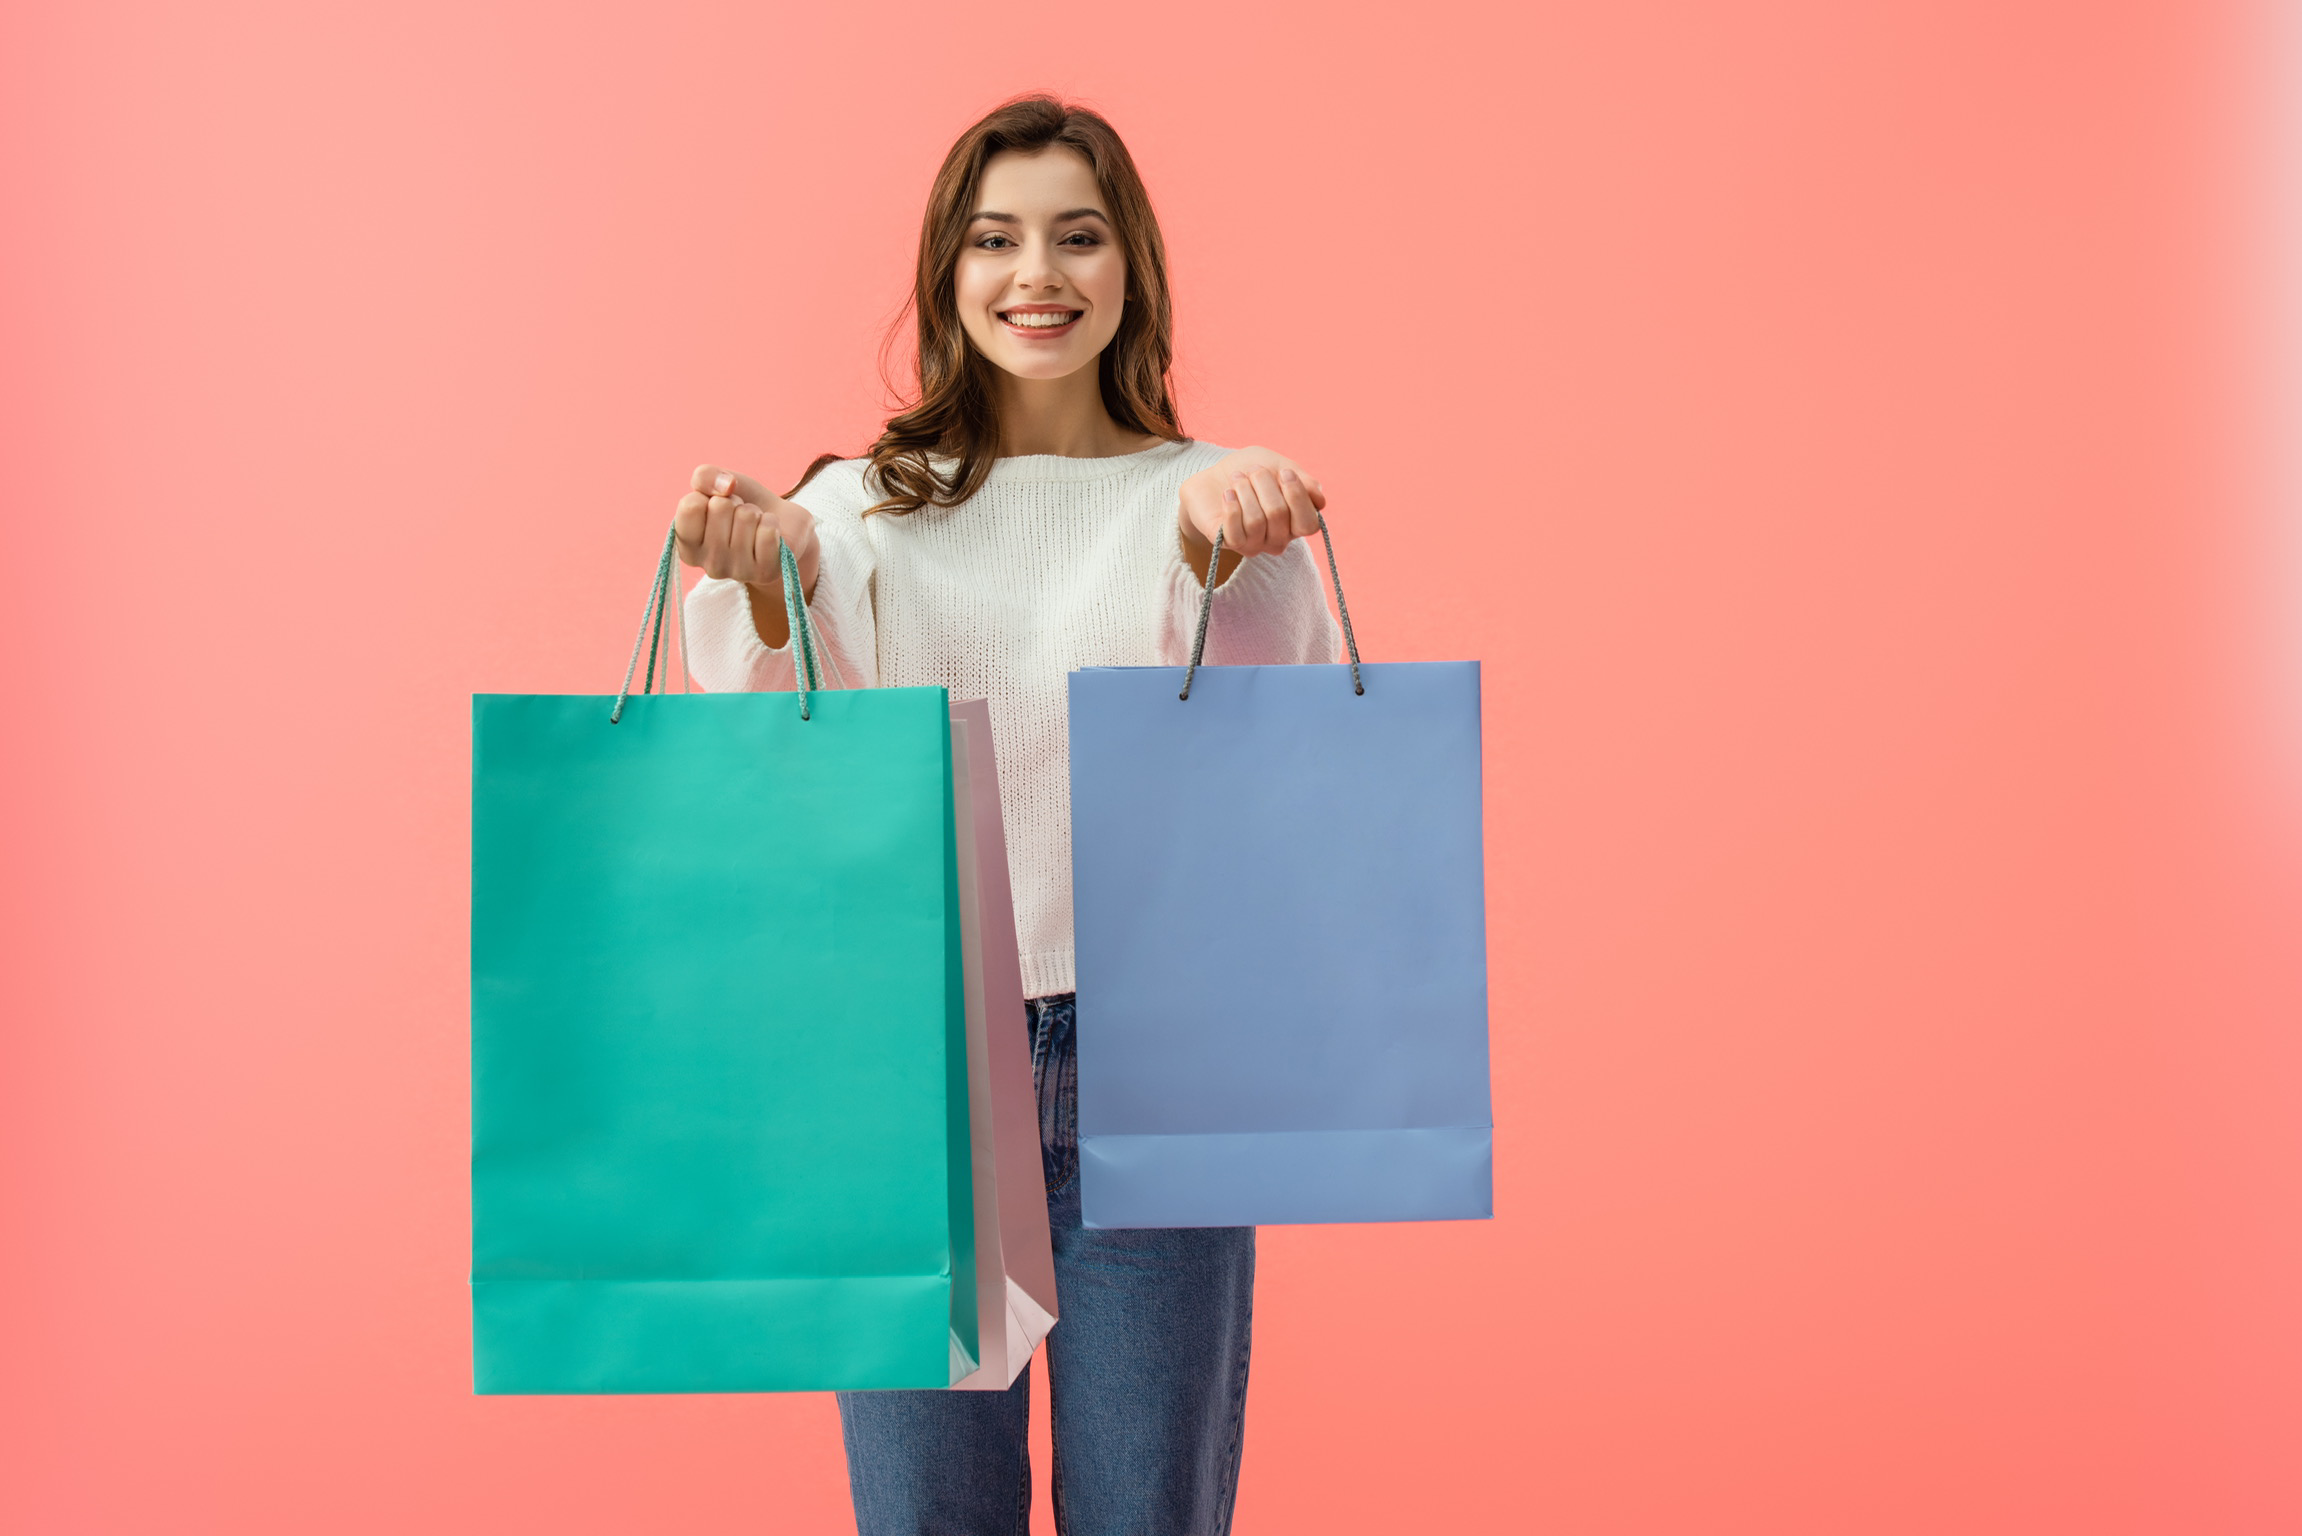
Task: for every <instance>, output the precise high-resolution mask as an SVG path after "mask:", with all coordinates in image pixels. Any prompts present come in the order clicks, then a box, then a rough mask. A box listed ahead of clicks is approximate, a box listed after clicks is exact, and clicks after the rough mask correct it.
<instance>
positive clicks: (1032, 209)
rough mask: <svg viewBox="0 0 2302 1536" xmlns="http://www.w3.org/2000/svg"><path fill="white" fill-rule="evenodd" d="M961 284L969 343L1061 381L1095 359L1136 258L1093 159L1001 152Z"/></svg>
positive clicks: (1033, 374)
mask: <svg viewBox="0 0 2302 1536" xmlns="http://www.w3.org/2000/svg"><path fill="white" fill-rule="evenodd" d="M952 284H953V292H954V296H955V297H956V298H957V300H958V302H959V323H960V325H961V326H962V327H964V328H965V329H966V331H967V337H968V339H969V340H970V341H972V342H974V343H975V346H976V350H978V351H980V352H981V353H982V354H983V355H984V356H985V357H987V358H989V359H991V361H993V362H994V363H997V364H998V365H999V366H1000V367H1002V368H1004V369H1006V370H1007V371H1008V372H1009V373H1012V374H1015V375H1017V376H1018V377H1021V378H1026V379H1059V378H1063V377H1065V376H1067V375H1069V374H1072V373H1075V372H1077V371H1078V370H1079V369H1081V368H1084V367H1086V366H1088V365H1089V364H1091V363H1093V362H1094V361H1095V358H1096V354H1098V353H1100V352H1101V351H1102V350H1103V349H1104V348H1105V347H1106V346H1108V345H1109V344H1110V341H1111V338H1112V337H1113V336H1114V335H1116V334H1117V333H1118V330H1119V315H1120V311H1121V310H1122V309H1123V308H1124V307H1125V305H1126V302H1127V258H1126V256H1125V254H1123V253H1122V252H1121V250H1120V248H1119V241H1118V232H1117V231H1116V230H1115V229H1113V228H1112V225H1111V210H1110V209H1108V208H1106V207H1105V206H1104V205H1103V195H1102V193H1101V192H1100V191H1099V190H1098V189H1097V188H1096V185H1095V172H1094V170H1093V169H1092V168H1090V167H1089V165H1088V164H1087V161H1086V159H1085V158H1084V157H1082V156H1081V155H1079V154H1078V153H1076V152H1075V151H1073V150H1069V149H1045V150H1041V151H1040V152H1039V153H1037V154H1032V155H1026V154H1019V153H1016V152H1015V151H1012V150H1010V151H1007V152H1006V153H1003V154H998V155H994V156H992V157H991V160H990V162H989V163H988V164H986V165H985V166H984V167H983V183H982V189H981V191H980V193H979V194H978V197H977V201H976V204H975V216H974V218H973V219H971V220H970V221H969V223H968V226H967V243H966V245H965V246H963V247H962V248H961V250H960V253H959V268H958V271H957V272H956V273H955V274H954V275H953V277H952Z"/></svg>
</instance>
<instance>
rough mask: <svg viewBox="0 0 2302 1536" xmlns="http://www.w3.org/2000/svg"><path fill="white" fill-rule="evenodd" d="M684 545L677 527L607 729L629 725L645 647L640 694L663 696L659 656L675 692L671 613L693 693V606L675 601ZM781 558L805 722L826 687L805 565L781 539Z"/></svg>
mask: <svg viewBox="0 0 2302 1536" xmlns="http://www.w3.org/2000/svg"><path fill="white" fill-rule="evenodd" d="M678 544H679V529H678V527H677V526H676V525H675V526H674V527H672V528H671V529H670V530H669V531H668V532H666V533H665V534H664V536H663V553H662V554H660V555H658V556H657V557H656V562H655V580H654V581H652V582H650V583H649V584H648V589H647V606H646V607H645V608H643V609H641V610H640V615H639V633H638V634H637V635H636V636H634V637H633V639H632V642H631V660H630V661H628V662H626V663H624V669H623V688H622V689H621V691H619V692H618V693H617V694H616V696H615V708H613V709H611V710H609V711H608V716H607V723H608V724H610V725H618V724H621V723H622V721H623V706H624V701H625V700H626V699H629V698H630V697H631V679H632V674H633V673H634V672H637V671H638V670H639V653H640V650H641V648H642V647H643V646H644V647H645V648H646V650H647V671H646V672H645V673H643V674H641V677H640V692H641V693H643V694H648V693H654V692H656V691H657V689H656V657H657V656H658V655H659V654H660V655H661V656H662V658H663V688H662V691H663V692H664V693H670V692H671V652H670V650H669V649H668V648H667V647H665V646H664V644H663V617H664V611H665V610H666V609H671V610H674V611H676V612H677V613H678V615H679V617H678V619H677V620H676V623H677V625H678V628H679V691H680V692H681V693H686V692H688V691H689V684H690V682H691V680H692V679H691V675H690V673H689V672H688V670H687V605H686V604H685V603H682V602H679V601H678V600H677V598H676V596H675V594H676V593H677V592H678V590H679V581H678V571H679V560H678V558H677V550H678ZM775 552H776V557H777V563H778V564H779V565H781V567H782V569H783V613H784V618H785V621H786V622H788V623H789V624H790V626H791V635H792V638H793V639H794V640H795V641H797V642H798V645H799V690H798V691H799V718H800V719H802V720H806V719H810V718H812V717H811V715H810V712H809V709H808V703H807V696H808V694H809V693H811V692H815V691H818V690H820V689H821V688H822V687H823V675H822V673H821V671H820V670H819V669H818V666H817V663H816V659H815V623H814V619H813V618H812V616H811V615H810V614H809V613H808V611H807V593H806V590H805V588H803V587H802V586H801V585H800V581H799V561H798V559H797V558H796V557H794V556H793V554H792V552H791V546H790V545H788V544H786V543H784V542H783V539H782V537H781V535H778V536H777V538H776V541H775Z"/></svg>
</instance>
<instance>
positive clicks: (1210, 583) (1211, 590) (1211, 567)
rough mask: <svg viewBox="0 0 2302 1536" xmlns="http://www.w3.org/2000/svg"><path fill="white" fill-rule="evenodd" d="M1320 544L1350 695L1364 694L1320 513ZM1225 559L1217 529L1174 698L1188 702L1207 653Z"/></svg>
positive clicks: (1339, 575)
mask: <svg viewBox="0 0 2302 1536" xmlns="http://www.w3.org/2000/svg"><path fill="white" fill-rule="evenodd" d="M1319 542H1320V543H1322V544H1324V545H1326V546H1327V576H1328V579H1329V580H1331V581H1332V582H1334V584H1335V613H1336V616H1337V617H1339V618H1340V619H1342V621H1343V645H1344V648H1345V649H1347V650H1348V651H1349V652H1350V653H1351V692H1353V693H1355V694H1364V693H1365V692H1366V691H1367V682H1366V679H1365V678H1363V677H1361V676H1360V675H1359V638H1358V636H1356V635H1354V634H1352V633H1351V605H1350V604H1348V603H1346V602H1344V601H1343V572H1342V570H1341V568H1339V567H1338V566H1337V565H1336V564H1335V539H1334V535H1332V534H1330V533H1328V532H1327V514H1326V513H1325V512H1321V513H1320V514H1319ZM1222 559H1223V530H1222V529H1220V528H1218V529H1216V530H1215V545H1214V548H1212V549H1210V550H1209V551H1208V552H1207V585H1206V586H1205V588H1203V589H1202V590H1201V591H1200V594H1199V629H1198V632H1197V633H1196V634H1194V635H1193V636H1192V637H1191V664H1190V665H1189V666H1187V667H1185V668H1184V669H1183V691H1182V692H1181V693H1178V694H1177V695H1175V697H1177V698H1178V699H1182V700H1185V701H1186V702H1188V701H1189V699H1190V697H1191V679H1192V678H1194V677H1196V676H1197V675H1198V673H1199V658H1200V657H1201V656H1203V655H1205V654H1206V651H1207V616H1208V614H1210V613H1212V612H1213V611H1214V609H1215V567H1216V566H1217V565H1218V564H1219V563H1221V561H1222Z"/></svg>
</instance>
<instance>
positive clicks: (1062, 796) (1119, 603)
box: [687, 442, 1342, 997]
mask: <svg viewBox="0 0 2302 1536" xmlns="http://www.w3.org/2000/svg"><path fill="white" fill-rule="evenodd" d="M1228 451H1229V450H1228V449H1224V448H1218V447H1216V446H1215V445H1213V444H1212V443H1198V442H1184V443H1167V444H1162V445H1161V446H1159V447H1156V448H1147V449H1145V450H1143V451H1142V452H1140V453H1130V454H1123V455H1120V456H1119V457H1117V458H1108V459H1069V458H1060V457H1057V456H1055V455H1052V454H1030V455H1026V456H1023V457H1020V458H1011V459H1000V460H997V461H996V462H995V463H994V464H993V466H992V470H991V476H990V478H989V479H988V480H986V481H985V482H984V485H983V488H982V489H981V490H980V491H978V492H976V493H975V495H974V496H973V497H972V498H970V499H969V500H968V501H966V502H965V503H963V504H961V505H959V506H956V507H951V508H948V509H943V510H935V509H928V510H922V511H918V512H913V513H909V514H907V515H904V516H891V515H888V514H885V513H882V514H880V515H878V516H876V517H871V518H865V517H862V516H861V515H860V514H861V512H862V511H863V509H864V508H865V507H867V506H869V505H871V503H872V502H874V501H876V500H877V499H878V497H877V496H876V495H875V494H874V493H873V492H872V491H870V490H867V489H866V487H865V483H864V463H863V461H862V460H858V459H849V460H845V461H842V462H840V463H837V464H832V465H829V466H827V467H825V469H824V470H823V472H822V473H821V474H819V475H818V476H816V478H815V479H814V480H813V481H811V482H809V484H808V485H807V487H806V489H804V490H802V491H801V492H800V493H799V494H798V496H796V497H795V498H793V499H794V500H796V501H798V502H799V503H800V504H801V505H803V506H805V507H806V508H807V509H808V510H809V511H810V512H812V513H814V514H815V517H816V532H817V537H818V538H819V539H820V540H821V543H822V550H823V555H822V565H821V567H820V570H819V573H818V575H817V577H816V584H815V592H814V595H813V597H812V598H811V599H810V601H809V605H808V607H809V612H810V614H811V615H812V617H813V619H814V622H815V627H816V632H817V634H818V636H819V638H820V640H821V643H822V648H823V651H824V653H825V661H826V667H825V670H826V672H827V674H828V675H827V677H826V679H825V680H826V681H827V682H833V683H835V684H837V685H840V686H845V687H849V688H870V687H890V688H902V687H912V686H918V685H937V684H940V685H941V686H943V687H945V688H948V689H950V690H951V696H952V697H953V698H959V699H973V698H982V699H988V700H990V701H991V731H992V737H993V740H994V742H995V743H996V745H997V747H998V751H999V796H1000V803H1001V805H1002V807H1003V808H1004V809H1005V811H1006V818H1007V857H1008V863H1009V866H1010V873H1011V874H1012V876H1013V880H1014V886H1015V923H1016V930H1017V933H1018V936H1019V939H1020V941H1021V945H1022V961H1023V989H1024V992H1025V994H1026V995H1028V996H1031V997H1047V996H1052V995H1053V994H1055V993H1059V992H1068V991H1071V990H1072V987H1073V980H1072V976H1073V971H1072V962H1071V769H1070V753H1069V720H1068V715H1067V698H1066V690H1067V687H1068V684H1067V677H1068V674H1069V673H1070V672H1071V670H1072V669H1073V668H1075V667H1113V666H1122V667H1124V666H1177V665H1181V664H1182V663H1183V662H1185V661H1187V660H1188V659H1189V658H1190V654H1191V632H1192V629H1193V627H1194V626H1195V625H1196V624H1197V622H1198V616H1199V593H1200V582H1201V579H1202V576H1201V573H1198V572H1194V571H1192V570H1190V569H1189V568H1188V567H1187V566H1186V565H1185V564H1184V561H1183V554H1182V550H1181V548H1180V547H1179V546H1178V544H1177V540H1176V535H1175V517H1176V505H1177V493H1178V489H1179V487H1180V486H1181V485H1182V482H1183V480H1184V479H1185V478H1186V477H1188V476H1190V475H1192V474H1194V473H1196V472H1198V471H1199V470H1202V469H1205V468H1207V467H1208V466H1209V465H1211V464H1213V463H1215V462H1216V461H1217V460H1218V459H1220V458H1222V457H1223V455H1224V454H1225V453H1227V452H1228ZM687 625H688V637H689V640H690V643H691V644H692V645H693V646H694V648H695V653H694V659H693V662H692V664H691V666H692V670H693V672H694V674H695V677H696V680H697V681H698V682H700V683H702V684H703V686H704V687H706V688H709V689H712V690H714V691H718V692H731V691H735V690H740V689H767V688H776V689H781V688H789V687H790V686H791V685H792V679H793V671H792V656H791V649H790V647H789V646H788V645H786V646H785V647H784V648H783V649H782V650H774V651H771V650H769V649H768V648H767V647H766V646H765V645H764V644H762V643H761V642H760V638H759V633H758V631H757V630H756V629H754V628H753V627H752V621H751V607H750V602H749V599H748V596H747V594H746V592H745V590H744V587H743V584H742V583H740V582H734V581H714V580H710V579H706V580H704V581H701V582H699V583H697V584H696V587H695V590H694V591H692V592H690V593H689V594H688V598H687ZM1341 638H1342V637H1341V634H1340V632H1339V631H1338V630H1337V629H1336V627H1335V621H1334V619H1333V618H1332V617H1330V616H1329V614H1328V612H1327V603H1326V595H1325V590H1324V588H1323V587H1322V585H1321V580H1320V572H1319V568H1318V565H1317V563H1316V562H1315V560H1314V559H1313V557H1312V554H1311V551H1310V550H1309V548H1308V547H1306V544H1305V542H1304V541H1302V540H1297V541H1296V542H1295V543H1294V544H1292V545H1290V546H1289V547H1288V548H1287V549H1286V550H1285V551H1284V552H1283V553H1280V554H1277V555H1258V556H1255V557H1252V558H1250V559H1248V560H1247V561H1245V562H1244V563H1242V564H1241V565H1240V567H1239V569H1238V570H1237V571H1236V572H1234V573H1233V574H1232V576H1231V578H1230V580H1228V581H1226V582H1225V583H1224V584H1223V585H1222V586H1221V587H1220V588H1219V589H1217V591H1216V594H1215V613H1214V617H1213V619H1212V620H1211V621H1210V623H1209V625H1208V628H1207V654H1206V659H1207V661H1209V662H1210V663H1218V664H1223V663H1228V664H1234V665H1237V664H1245V663H1254V662H1323V661H1333V660H1335V659H1336V658H1337V656H1338V654H1339V649H1340V644H1341Z"/></svg>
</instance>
